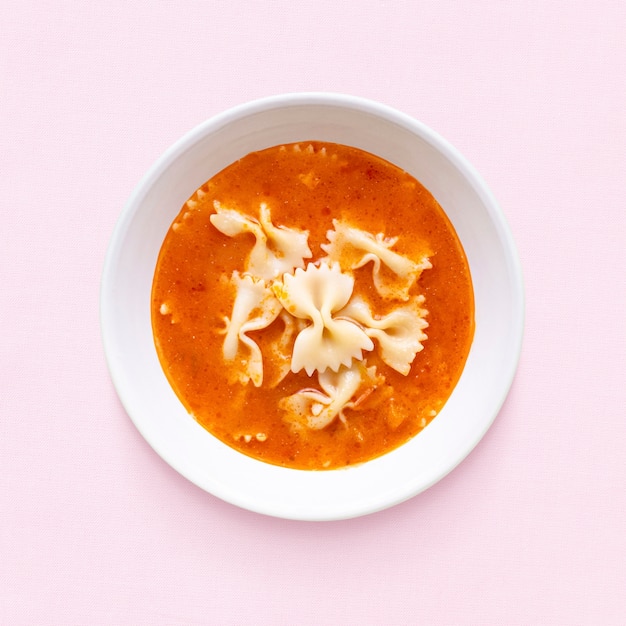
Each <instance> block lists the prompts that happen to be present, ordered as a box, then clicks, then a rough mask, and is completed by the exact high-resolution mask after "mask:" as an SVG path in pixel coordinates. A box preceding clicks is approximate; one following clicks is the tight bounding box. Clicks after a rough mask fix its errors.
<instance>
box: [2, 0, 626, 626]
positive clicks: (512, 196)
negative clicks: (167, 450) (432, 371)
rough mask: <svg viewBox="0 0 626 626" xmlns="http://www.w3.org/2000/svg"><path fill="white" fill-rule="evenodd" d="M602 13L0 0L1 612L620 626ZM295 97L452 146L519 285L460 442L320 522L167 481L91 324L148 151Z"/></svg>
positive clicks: (623, 518) (621, 171)
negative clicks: (517, 336)
mask: <svg viewBox="0 0 626 626" xmlns="http://www.w3.org/2000/svg"><path fill="white" fill-rule="evenodd" d="M625 28H626V4H624V3H623V2H619V1H614V0H600V1H599V2H596V3H592V2H580V1H578V0H574V1H570V2H565V1H558V0H555V1H550V2H548V1H541V0H530V1H527V2H518V1H514V2H506V3H505V2H500V1H499V0H498V1H496V0H487V1H486V2H482V3H479V4H477V3H474V2H469V1H463V0H461V1H456V2H453V1H452V0H437V1H431V0H428V1H426V0H424V1H422V0H415V1H400V2H384V1H382V0H380V1H378V0H365V1H356V0H347V1H346V2H336V1H329V0H318V1H317V2H311V1H309V0H304V1H302V2H287V1H285V0H277V1H272V2H265V3H261V2H259V3H247V2H243V1H239V0H232V1H231V2H225V1H224V2H218V1H214V2H208V3H201V2H182V1H176V0H175V1H172V2H147V1H140V2H135V3H126V2H120V1H113V2H100V3H89V2H78V1H76V0H74V1H68V2H52V1H50V0H47V1H43V2H34V1H33V0H27V1H26V2H10V1H9V2H4V3H2V6H1V7H0V34H1V36H0V140H1V142H2V144H1V145H2V150H1V151H0V207H1V210H2V222H1V224H2V226H1V231H0V232H1V239H0V240H1V243H0V268H1V269H0V276H1V282H0V320H1V329H2V340H1V342H0V357H1V358H0V368H1V369H0V373H1V378H0V380H1V387H0V623H1V624H9V625H13V624H202V623H208V624H219V625H224V624H233V625H240V624H255V625H258V624H268V625H277V624H285V625H292V624H300V625H308V624H385V625H386V624H455V625H456V624H507V625H508V624H520V625H521V624H524V625H526V624H563V625H570V624H593V625H596V624H598V625H599V624H602V625H606V624H623V623H626V594H625V593H624V588H625V583H626V532H625V531H626V498H625V495H624V486H625V483H626V394H625V389H626V357H625V355H626V322H625V319H626V277H625V276H626V274H625V270H626V253H625V252H624V242H623V240H624V238H625V236H626V200H625V198H626V193H625V192H624V180H625V177H626V148H625V146H626V114H625V102H626V81H625V79H624V76H626V43H625V38H624V33H625ZM311 90H316V91H324V90H330V91H340V92H345V93H350V94H354V95H360V96H365V97H368V98H372V99H375V100H379V101H382V102H384V103H386V104H389V105H391V106H393V107H395V108H398V109H401V110H403V111H405V112H406V113H409V114H411V115H413V116H414V117H416V118H418V119H420V120H422V121H423V122H425V123H426V124H428V125H429V126H431V127H432V128H434V129H435V130H436V131H438V132H439V133H440V134H442V135H443V136H444V137H446V138H447V139H448V140H449V141H451V142H452V143H453V144H455V145H456V146H457V148H459V149H460V150H461V152H462V153H464V154H465V156H467V157H468V158H469V159H470V161H472V162H473V164H474V165H475V166H476V168H477V169H478V170H479V171H480V172H481V173H482V175H483V176H484V178H485V179H486V180H487V182H488V184H489V185H490V186H491V188H492V190H493V191H494V193H495V195H496V197H497V198H498V199H499V201H500V203H501V205H502V208H503V210H504V212H505V214H506V216H507V218H508V220H509V222H510V225H511V229H512V231H513V235H514V237H515V239H516V241H517V244H518V246H519V251H520V255H521V258H522V263H523V267H524V272H525V279H526V290H527V327H526V337H525V343H524V349H523V354H522V358H521V362H520V367H519V371H518V375H517V378H516V380H515V383H514V386H513V389H512V391H511V394H510V396H509V398H508V400H507V402H506V404H505V406H504V408H503V410H502V412H501V413H500V415H499V417H498V419H497V420H496V422H495V424H494V426H493V427H492V429H491V430H490V431H489V433H488V434H487V436H486V437H485V438H484V439H483V441H482V442H481V443H480V444H479V446H478V447H477V448H476V449H475V450H474V452H473V453H472V454H471V455H470V456H469V458H468V459H467V460H466V461H465V462H463V463H462V464H461V466H460V467H459V468H457V469H456V470H455V471H454V472H453V473H452V474H450V475H449V476H448V477H447V478H445V479H444V480H443V481H441V482H440V483H439V484H437V485H435V486H434V487H432V488H431V489H429V490H428V491H427V492H425V493H423V494H421V495H420V496H418V497H416V498H414V499H412V500H410V501H408V502H406V503H404V504H402V505H400V506H398V507H396V508H393V509H390V510H387V511H384V512H381V513H377V514H375V515H371V516H368V517H364V518H359V519H354V520H350V521H343V522H332V523H323V524H313V523H299V522H287V521H282V520H278V519H273V518H268V517H263V516H261V515H257V514H254V513H250V512H247V511H244V510H240V509H238V508H235V507H234V506H231V505H228V504H225V503H223V502H221V501H219V500H217V499H216V498H214V497H213V496H211V495H208V494H206V493H204V492H202V491H200V490H199V489H197V488H196V487H194V486H192V485H191V484H189V483H188V482H187V481H186V480H185V479H183V478H181V477H180V476H179V475H178V474H176V473H175V472H174V471H173V470H172V469H170V468H169V466H167V465H166V464H165V463H164V462H163V461H161V459H160V458H158V457H157V455H156V454H155V453H154V452H153V451H152V449H151V448H149V446H148V445H147V444H146V443H145V442H144V440H143V439H142V438H141V436H140V435H139V433H138V432H137V431H136V430H135V428H134V426H133V425H132V423H131V422H130V420H129V419H128V417H127V415H126V414H125V413H124V410H123V409H122V407H121V405H120V403H119V401H118V399H117V396H116V394H115V391H114V389H113V386H112V384H111V382H110V378H109V375H108V372H107V369H106V366H105V362H104V357H103V352H102V347H101V341H100V335H99V325H98V289H99V280H100V272H101V268H102V262H103V258H104V254H105V250H106V246H107V242H108V239H109V236H110V234H111V231H112V228H113V225H114V223H115V221H116V219H117V217H118V215H119V212H120V210H121V208H122V206H123V204H124V203H125V201H126V198H127V197H128V195H129V194H130V192H131V190H132V189H133V187H134V186H135V184H136V182H137V181H138V180H139V179H140V177H141V176H142V175H143V173H144V172H145V170H146V169H147V168H148V167H149V166H150V165H151V163H152V162H153V161H154V160H155V159H156V158H157V157H158V155H159V154H160V153H161V152H162V151H163V150H164V149H165V148H167V147H168V146H169V145H170V144H171V143H172V142H173V141H174V140H176V139H177V138H178V137H179V136H181V135H182V134H183V133H184V132H186V131H187V130H189V129H190V128H191V127H193V126H195V125H196V124H197V123H199V122H201V121H203V120H204V119H206V118H207V117H209V116H211V115H212V114H214V113H217V112H219V111H222V110H224V109H226V108H228V107H229V106H231V105H234V104H236V103H241V102H244V101H248V100H250V99H253V98H256V97H260V96H265V95H269V94H276V93H281V92H286V91H311Z"/></svg>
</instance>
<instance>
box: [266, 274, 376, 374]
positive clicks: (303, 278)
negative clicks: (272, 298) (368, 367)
mask: <svg viewBox="0 0 626 626" xmlns="http://www.w3.org/2000/svg"><path fill="white" fill-rule="evenodd" d="M273 288H274V293H275V295H276V297H277V298H278V300H279V301H280V303H281V304H282V305H283V307H284V308H285V309H286V310H287V311H288V312H289V313H290V314H291V315H293V316H294V317H298V318H302V319H308V320H311V322H312V323H311V325H309V326H307V327H306V328H304V329H303V330H302V331H300V333H299V334H298V336H297V337H296V340H295V342H294V346H293V353H292V357H291V371H292V372H294V373H296V372H299V371H300V370H302V369H304V370H305V371H306V373H307V374H308V375H309V376H311V374H313V372H315V371H317V372H324V371H326V370H327V369H331V370H332V371H334V372H336V371H338V369H339V368H340V367H341V366H342V365H345V366H346V367H349V366H350V364H351V363H352V359H358V360H361V359H362V358H363V350H367V351H369V350H373V349H374V343H373V341H372V340H371V339H370V337H368V335H367V334H366V333H365V332H364V331H363V329H362V328H361V327H360V326H359V325H358V324H356V323H354V322H352V321H350V320H347V319H334V318H333V313H335V312H337V311H339V310H341V309H342V308H343V307H344V306H345V305H346V304H347V303H348V301H349V300H350V297H351V296H352V291H353V289H354V278H353V277H352V276H349V275H347V274H343V273H342V272H341V268H340V266H339V264H338V263H334V264H332V265H328V264H326V263H320V264H319V266H317V265H314V264H313V263H309V264H308V265H307V268H306V270H302V269H297V270H296V271H295V272H294V273H293V274H285V275H284V276H283V280H282V283H275V284H274V287H273Z"/></svg>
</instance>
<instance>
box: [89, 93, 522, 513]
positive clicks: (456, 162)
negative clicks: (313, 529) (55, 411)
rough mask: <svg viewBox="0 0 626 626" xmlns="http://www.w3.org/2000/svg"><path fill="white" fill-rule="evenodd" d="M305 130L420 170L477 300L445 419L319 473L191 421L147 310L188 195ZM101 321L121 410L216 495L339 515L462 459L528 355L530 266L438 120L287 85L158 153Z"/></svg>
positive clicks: (122, 229)
mask: <svg viewBox="0 0 626 626" xmlns="http://www.w3.org/2000/svg"><path fill="white" fill-rule="evenodd" d="M307 140H318V141H329V142H335V143H342V144H347V145H351V146H355V147H357V148H361V149H363V150H366V151H368V152H371V153H373V154H376V155H378V156H380V157H382V158H384V159H387V160H388V161H391V162H392V163H394V164H396V165H397V166H399V167H401V168H403V169H405V170H406V171H408V172H409V173H410V174H412V175H413V176H414V177H416V178H417V179H418V180H419V181H421V182H422V184H424V185H425V186H426V187H427V188H428V189H429V190H430V192H431V193H432V194H433V195H434V196H435V198H436V199H437V200H438V202H439V203H440V205H441V206H442V207H443V209H444V210H445V211H446V213H447V215H448V217H449V218H450V220H451V221H452V224H453V225H454V228H455V229H456V232H457V234H458V236H459V237H460V240H461V242H462V244H463V247H464V249H465V252H466V255H467V258H468V261H469V265H470V271H471V274H472V280H473V285H474V292H475V306H476V310H475V321H476V330H475V336H474V341H473V344H472V347H471V351H470V354H469V357H468V360H467V363H466V366H465V369H464V371H463V374H462V376H461V379H460V380H459V383H458V384H457V386H456V388H455V389H454V392H453V393H452V395H451V397H450V399H449V400H448V402H447V403H446V405H445V406H444V408H443V409H442V410H441V412H440V413H439V415H438V416H437V418H436V419H435V420H433V422H432V423H431V424H429V426H428V427H427V428H426V429H424V431H422V432H421V433H420V434H418V435H417V436H416V437H414V438H413V439H412V440H410V441H409V442H408V443H406V444H405V445H403V446H401V447H400V448H398V449H397V450H395V451H393V452H391V453H389V454H386V455H384V456H382V457H380V458H378V459H375V460H373V461H369V462H367V463H364V464H362V465H359V466H355V467H350V468H347V469H340V470H333V471H322V472H307V471H302V470H291V469H285V468H280V467H276V466H273V465H269V464H266V463H263V462H260V461H257V460H254V459H252V458H249V457H247V456H245V455H243V454H241V453H239V452H236V451H235V450H233V449H231V448H230V447H228V446H226V445H225V444H223V443H221V442H220V441H219V440H217V439H216V438H215V437H213V436H212V435H210V434H209V433H208V432H207V431H206V430H205V429H204V428H202V427H201V426H200V425H199V424H198V423H197V422H195V421H194V420H193V418H192V417H190V416H189V414H188V413H187V412H186V411H185V409H184V408H183V406H182V405H181V403H180V401H179V400H178V398H177V397H176V395H175V394H174V392H173V391H172V389H171V387H170V385H169V383H168V381H167V379H166V377H165V375H164V373H163V371H162V369H161V366H160V363H159V360H158V357H157V353H156V350H155V346H154V342H153V336H152V329H151V322H150V291H151V286H152V279H153V274H154V269H155V265H156V260H157V256H158V253H159V250H160V247H161V244H162V242H163V239H164V237H165V235H166V233H167V230H168V228H169V226H170V224H171V223H172V221H173V220H174V218H175V217H176V215H177V214H178V212H179V210H180V208H181V206H182V205H183V203H184V202H185V201H186V200H187V199H188V198H189V196H190V195H191V194H192V193H193V192H194V191H195V190H196V188H197V187H199V186H200V185H201V184H202V183H204V182H205V181H206V180H208V179H209V178H211V177H212V176H213V175H214V174H216V173H217V172H219V171H220V170H222V169H223V168H224V167H226V166H227V165H229V164H230V163H232V162H233V161H235V160H237V159H238V158H240V157H242V156H244V155H246V154H248V153H249V152H252V151H254V150H260V149H263V148H267V147H270V146H275V145H279V144H282V143H290V142H298V141H307ZM101 327H102V335H103V341H104V347H105V353H106V357H107V361H108V365H109V369H110V372H111V376H112V379H113V382H114V385H115V387H116V389H117V392H118V394H119V396H120V399H121V401H122V403H123V405H124V407H125V409H126V411H127V412H128V414H129V416H130V417H131V419H132V420H133V422H134V423H135V425H136V426H137V428H138V429H139V431H140V432H141V434H142V435H143V436H144V437H145V439H146V440H147V441H148V442H149V444H150V445H151V446H152V447H153V448H154V450H155V451H156V452H157V453H158V454H159V455H160V456H161V457H162V458H163V459H164V460H165V461H166V462H167V463H169V464H170V465H171V466H172V467H173V468H175V469H176V470H177V471H178V472H179V473H180V474H182V475H183V476H185V477H186V478H187V479H189V480H190V481H192V482H193V483H195V484H196V485H198V486H199V487H201V488H202V489H204V490H206V491H208V492H210V493H211V494H213V495H215V496H218V497H220V498H222V499H224V500H226V501H228V502H231V503H233V504H235V505H238V506H241V507H244V508H247V509H250V510H253V511H257V512H260V513H264V514H268V515H274V516H278V517H284V518H290V519H303V520H332V519H342V518H348V517H355V516H358V515H364V514H367V513H372V512H374V511H378V510H381V509H383V508H386V507H389V506H392V505H394V504H397V503H399V502H401V501H403V500H406V499H407V498H409V497H412V496H414V495H416V494H418V493H420V492H421V491H423V490H424V489H426V488H427V487H429V486H431V485H432V484H433V483H435V482H437V481H438V480H439V479H441V478H442V477H443V476H445V475H446V474H447V473H448V472H450V471H451V470H452V469H453V468H454V467H455V466H457V465H458V464H459V463H460V462H461V461H462V460H463V458H465V456H466V455H467V454H468V453H469V452H470V451H471V450H472V448H474V446H475V445H476V444H477V443H478V441H479V440H480V439H481V437H482V436H483V435H484V434H485V432H486V431H487V429H488V428H489V426H490V425H491V423H492V422H493V420H494V418H495V416H496V415H497V413H498V411H499V409H500V407H501V405H502V403H503V401H504V399H505V397H506V394H507V392H508V390H509V387H510V385H511V382H512V379H513V376H514V372H515V369H516V366H517V361H518V358H519V353H520V348H521V340H522V330H523V287H522V276H521V270H520V264H519V260H518V257H517V253H516V250H515V246H514V243H513V240H512V238H511V235H510V232H509V229H508V227H507V225H506V222H505V219H504V217H503V215H502V213H501V211H500V209H499V207H498V206H497V204H496V202H495V200H494V198H493V197H492V194H491V193H490V192H489V190H488V189H487V187H486V185H485V184H484V182H483V181H482V179H481V178H480V176H479V175H478V174H477V173H476V172H475V170H474V169H473V167H472V166H471V165H470V164H469V163H468V162H467V161H466V160H465V159H464V158H463V157H462V156H461V155H460V154H459V153H458V151H456V150H455V149H454V148H453V147H452V146H451V145H449V144H448V143H447V142H446V141H445V140H443V139H442V138H441V137H439V136H438V135H437V134H436V133H435V132H433V131H432V130H430V129H429V128H427V127H426V126H425V125H423V124H421V123H420V122H418V121H416V120H414V119H412V118H410V117H408V116H406V115H404V114H402V113H400V112H398V111H395V110H393V109H390V108H389V107H386V106H383V105H381V104H377V103H374V102H370V101H366V100H363V99H359V98H354V97H350V96H343V95H338V94H288V95H283V96H277V97H273V98H267V99H264V100H259V101H255V102H252V103H249V104H245V105H242V106H239V107H237V108H235V109H232V110H230V111H227V112H226V113H223V114H221V115H218V116H216V117H214V118H212V119H210V120H209V121H207V122H205V123H204V124H202V125H200V126H198V127H197V128H195V129H194V130H192V131H191V132H190V133H188V134H187V135H186V136H185V137H183V138H182V139H181V140H180V141H178V142H177V143H176V144H175V145H174V146H173V147H172V148H170V149H169V150H168V151H167V152H166V153H165V154H164V155H163V156H162V157H161V158H160V159H159V160H158V161H157V162H156V163H155V164H154V166H153V167H152V168H151V169H150V171H149V172H148V173H147V174H146V176H145V177H144V179H143V180H142V181H141V182H140V183H139V185H138V186H137V188H136V190H135V191H134V193H133V195H132V196H131V198H130V199H129V201H128V203H127V205H126V207H125V208H124V210H123V212H122V214H121V217H120V219H119V221H118V223H117V225H116V228H115V230H114V233H113V236H112V239H111V242H110V246H109V250H108V253H107V257H106V261H105V266H104V271H103V277H102V286H101Z"/></svg>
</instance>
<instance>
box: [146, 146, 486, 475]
mask: <svg viewBox="0 0 626 626" xmlns="http://www.w3.org/2000/svg"><path fill="white" fill-rule="evenodd" d="M151 307H152V310H151V312H152V326H153V332H154V340H155V345H156V349H157V353H158V356H159V359H160V362H161V365H162V367H163V370H164V372H165V374H166V376H167V378H168V380H169V382H170V384H171V386H172V388H173V389H174V391H175V392H176V394H177V396H178V397H179V398H180V401H181V402H182V403H183V405H184V406H185V407H186V409H187V410H188V411H189V413H190V414H191V415H192V416H193V417H194V419H196V420H197V421H198V422H199V423H200V424H201V425H202V426H203V427H204V428H206V429H207V430H208V431H209V432H210V433H212V434H213V435H214V436H215V437H217V438H219V439H220V440H221V441H223V442H224V443H226V444H228V445H229V446H231V447H233V448H235V449H236V450H238V451H240V452H242V453H244V454H246V455H249V456H251V457H254V458H257V459H259V460H262V461H265V462H267V463H272V464H275V465H280V466H285V467H290V468H297V469H306V470H324V469H334V468H339V467H345V466H349V465H353V464H357V463H362V462H365V461H368V460H370V459H373V458H375V457H378V456H380V455H382V454H385V453H387V452H389V451H391V450H393V449H395V448H397V447H398V446H400V445H402V444H403V443H405V442H406V441H407V440H409V439H410V438H412V437H414V436H416V435H417V434H418V433H419V432H420V431H421V430H422V429H423V428H425V427H426V426H427V425H428V424H429V423H430V421H431V420H433V419H435V418H436V416H437V415H438V413H439V412H440V410H441V408H442V407H443V405H444V404H445V402H446V400H447V399H448V398H449V396H450V394H451V393H452V391H453V389H454V387H455V385H456V383H457V381H458V380H459V377H460V375H461V373H462V370H463V367H464V364H465V361H466V359H467V355H468V352H469V348H470V345H471V342H472V338H473V333H474V300H473V291H472V283H471V277H470V272H469V267H468V263H467V260H466V257H465V254H464V252H463V248H462V246H461V243H460V241H459V240H458V238H457V236H456V233H455V231H454V229H453V227H452V225H451V223H450V221H449V220H448V218H447V217H446V215H445V213H444V211H443V210H442V208H441V207H440V206H439V205H438V203H437V202H436V200H435V199H434V198H433V196H432V195H431V194H430V193H429V192H428V190H427V189H425V188H424V187H423V186H422V185H421V184H420V183H419V181H417V180H416V179H415V178H413V177H412V176H410V175H409V174H408V173H406V172H404V171H403V170H401V169H399V168H398V167H396V166H395V165H393V164H391V163H389V162H387V161H384V160H383V159H380V158H378V157H376V156H373V155H371V154H369V153H367V152H364V151H362V150H359V149H356V148H352V147H348V146H344V145H338V144H331V143H322V142H316V141H311V142H303V143H299V144H288V145H283V146H276V147H272V148H268V149H266V150H262V151H259V152H253V153H251V154H248V155H247V156H245V157H243V158H241V159H240V160H238V161H237V162H235V163H233V164H231V165H230V166H228V167H226V168H225V169H224V170H222V171H221V172H219V173H218V174H217V175H215V176H214V177H213V178H211V179H210V180H208V181H207V182H206V183H205V184H203V185H202V186H201V187H200V188H199V189H198V190H196V192H195V193H194V194H193V195H192V196H191V197H190V198H189V200H188V201H187V202H186V203H185V205H184V206H183V207H182V209H181V211H180V213H179V214H178V216H177V217H176V219H175V221H174V222H173V223H172V225H171V228H170V229H169V231H168V233H167V235H166V237H165V240H164V242H163V245H162V248H161V251H160V254H159V258H158V262H157V266H156V270H155V275H154V282H153V287H152V302H151Z"/></svg>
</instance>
